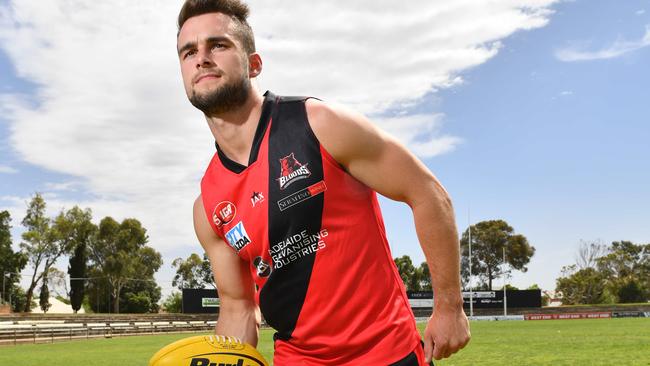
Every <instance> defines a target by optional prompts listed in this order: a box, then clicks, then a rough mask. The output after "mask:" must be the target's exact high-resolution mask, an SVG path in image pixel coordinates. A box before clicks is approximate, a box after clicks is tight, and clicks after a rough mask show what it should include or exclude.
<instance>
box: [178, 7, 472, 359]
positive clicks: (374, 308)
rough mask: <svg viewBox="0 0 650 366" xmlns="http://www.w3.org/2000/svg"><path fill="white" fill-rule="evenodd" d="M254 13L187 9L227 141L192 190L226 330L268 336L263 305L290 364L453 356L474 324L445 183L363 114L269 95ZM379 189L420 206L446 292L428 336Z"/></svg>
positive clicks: (183, 55) (192, 65) (198, 99)
mask: <svg viewBox="0 0 650 366" xmlns="http://www.w3.org/2000/svg"><path fill="white" fill-rule="evenodd" d="M247 16H248V8H247V6H246V5H244V4H242V3H241V2H240V1H239V0H222V1H219V0H186V2H185V4H184V5H183V8H182V9H181V12H180V14H179V18H178V26H179V34H178V40H177V42H178V55H179V59H180V65H181V73H182V76H183V83H184V86H185V90H186V92H187V95H188V98H189V100H190V101H191V103H192V104H193V105H194V106H195V107H196V108H198V109H200V110H201V111H203V112H204V114H205V116H206V120H207V122H208V126H209V127H210V130H211V132H212V134H213V136H214V139H215V143H216V147H217V152H216V153H215V155H214V157H213V159H212V161H211V162H210V165H209V166H208V169H207V170H206V172H205V175H204V177H203V179H202V181H201V195H200V196H199V197H198V198H197V199H196V201H195V203H194V226H195V230H196V233H197V236H198V238H199V241H200V242H201V244H202V246H203V248H204V249H205V251H206V253H207V254H208V256H209V258H210V263H211V265H212V270H213V273H214V279H215V282H216V284H217V288H218V289H219V297H220V299H221V306H220V312H219V318H218V322H217V326H216V333H217V334H222V335H228V336H235V337H238V338H240V339H242V340H243V341H245V342H248V343H251V344H253V345H256V344H257V337H258V327H259V324H260V318H261V314H263V315H264V318H265V320H266V321H267V323H268V324H269V325H271V326H272V327H273V328H275V329H276V330H277V333H276V334H275V336H274V340H275V353H274V364H275V365H278V366H283V365H290V366H293V365H425V364H428V363H429V361H430V360H431V359H432V358H435V359H441V358H445V357H449V356H450V355H451V354H452V353H455V352H457V351H458V350H459V349H461V348H462V347H464V346H465V344H467V342H468V341H469V337H470V335H469V325H468V321H467V318H466V316H465V313H464V312H463V309H462V296H461V292H460V278H459V272H460V271H459V244H458V236H457V231H456V227H455V223H454V215H453V209H452V206H451V202H450V199H449V197H448V195H447V193H446V191H445V190H444V188H443V187H442V186H441V185H440V183H439V182H438V181H437V180H436V178H435V177H434V176H433V175H432V174H431V173H430V172H429V171H428V170H427V168H426V167H425V166H424V165H423V164H422V163H421V162H420V161H418V160H417V159H416V158H415V157H414V156H413V155H412V154H410V153H409V152H408V151H407V150H406V149H405V148H404V147H403V146H402V145H400V144H399V143H398V142H397V141H395V139H393V138H392V137H390V136H388V135H386V134H385V133H383V132H381V131H379V130H378V129H377V128H375V127H374V126H373V125H372V124H371V123H370V122H369V121H368V120H367V119H365V118H364V117H363V116H361V115H358V114H356V113H353V112H350V111H347V110H345V109H343V108H341V107H338V106H332V105H330V104H327V103H324V102H321V101H318V100H314V99H310V98H296V97H293V98H286V97H279V96H276V95H274V94H272V93H270V92H267V93H266V94H264V95H261V94H260V93H259V92H258V91H257V90H256V89H255V88H254V87H252V85H251V79H253V78H255V77H257V76H258V75H260V73H261V71H262V60H261V57H260V55H259V54H257V53H256V52H255V43H254V38H253V34H252V30H251V28H250V26H249V25H248V23H247V21H246V18H247ZM375 192H378V193H380V194H382V195H384V196H386V197H389V198H392V199H394V200H399V201H403V202H405V203H407V204H408V205H409V206H410V207H411V208H412V210H413V214H414V219H415V226H416V231H417V234H418V239H419V241H420V244H421V246H422V248H423V250H424V254H425V257H426V259H427V263H428V264H429V268H430V271H431V274H432V280H433V281H432V283H433V287H434V293H435V306H434V311H433V315H432V317H431V318H430V320H429V322H428V324H427V327H426V330H425V332H424V342H423V346H422V345H421V344H420V336H419V334H418V331H417V329H416V327H415V321H414V318H413V313H412V311H411V309H410V307H409V303H408V299H407V298H406V294H405V291H404V285H403V283H402V282H401V278H400V276H399V274H398V272H397V269H396V268H395V265H394V263H393V260H392V256H391V253H390V250H389V247H388V243H387V241H386V236H385V232H384V226H383V221H382V218H381V214H380V211H379V205H378V203H377V198H376V194H375ZM260 312H261V314H260Z"/></svg>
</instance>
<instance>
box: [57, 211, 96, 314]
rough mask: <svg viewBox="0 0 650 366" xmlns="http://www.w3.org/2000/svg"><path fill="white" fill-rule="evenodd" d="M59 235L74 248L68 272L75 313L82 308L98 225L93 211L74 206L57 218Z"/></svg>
mask: <svg viewBox="0 0 650 366" xmlns="http://www.w3.org/2000/svg"><path fill="white" fill-rule="evenodd" d="M55 227H56V229H57V231H58V233H59V237H60V238H61V240H63V241H65V243H66V244H65V245H67V246H68V247H69V248H73V249H72V250H73V253H72V255H71V256H70V261H69V266H68V274H69V275H70V293H69V295H70V305H71V306H72V309H73V310H74V312H75V313H77V311H79V309H80V308H81V303H82V301H83V298H84V290H85V285H86V280H85V279H84V278H85V277H86V269H87V262H88V254H87V251H88V249H87V248H88V245H90V243H91V242H92V241H93V240H95V237H96V235H97V226H96V225H95V224H93V223H92V211H91V210H90V209H88V208H87V209H85V210H82V209H80V208H79V207H78V206H74V207H73V208H71V209H70V210H68V211H67V212H66V213H65V214H61V215H59V216H58V217H57V219H56V225H55Z"/></svg>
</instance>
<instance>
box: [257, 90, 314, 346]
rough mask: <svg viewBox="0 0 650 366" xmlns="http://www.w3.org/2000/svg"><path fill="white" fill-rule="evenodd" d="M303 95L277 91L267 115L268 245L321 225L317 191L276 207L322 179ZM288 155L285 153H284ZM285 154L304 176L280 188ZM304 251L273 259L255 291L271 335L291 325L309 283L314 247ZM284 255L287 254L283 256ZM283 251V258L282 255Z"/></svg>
mask: <svg viewBox="0 0 650 366" xmlns="http://www.w3.org/2000/svg"><path fill="white" fill-rule="evenodd" d="M305 100H306V98H293V97H292V98H285V97H280V101H279V102H278V106H277V110H276V112H277V117H274V118H273V122H272V124H271V131H270V136H269V157H268V159H269V198H270V199H269V204H268V207H269V244H270V246H271V248H273V246H274V245H276V244H278V243H280V242H282V241H284V240H285V239H287V238H289V237H291V236H292V235H295V234H300V233H301V232H302V231H306V232H307V235H314V234H317V233H319V232H320V230H321V221H322V215H323V195H322V194H321V195H317V196H315V197H313V198H311V199H309V200H306V201H303V202H301V203H300V204H297V205H294V206H291V207H290V208H287V209H285V210H284V211H280V208H279V206H278V203H277V202H278V201H279V200H280V199H282V198H285V197H287V196H289V195H291V194H293V193H295V192H297V191H300V190H302V189H304V188H306V187H308V186H310V185H312V184H315V183H318V182H320V181H322V180H323V165H322V164H323V162H322V158H321V153H320V145H319V143H318V141H317V140H316V138H315V136H314V135H313V133H312V132H311V129H310V128H309V127H308V121H307V111H306V109H305ZM292 154H293V156H292V157H291V158H290V159H288V157H289V156H291V155H292ZM281 160H285V164H284V165H285V169H286V165H287V161H288V160H291V161H292V162H293V166H294V167H298V166H304V165H306V166H307V169H308V170H309V172H310V173H311V174H310V175H309V176H308V177H306V178H304V179H300V180H296V181H294V182H292V183H290V184H289V185H287V186H285V187H284V189H281V188H280V182H279V180H278V178H279V177H280V175H281V171H282V162H281ZM307 252H309V250H308V251H306V252H305V253H300V257H299V258H296V259H295V260H291V261H281V262H282V263H276V261H275V259H274V264H273V267H274V268H273V272H271V275H270V276H269V279H268V280H267V282H266V284H265V285H264V287H263V288H262V290H261V293H260V309H261V311H262V314H263V315H264V318H265V320H266V322H267V323H268V324H269V325H270V326H272V327H273V328H275V329H276V330H277V331H278V333H276V334H275V335H274V339H276V340H277V339H282V340H288V339H289V338H291V334H292V333H293V330H294V329H295V327H296V323H297V321H298V317H299V315H300V311H301V309H302V305H303V303H304V300H305V296H306V294H307V288H308V287H309V280H310V278H311V272H312V268H313V265H314V259H315V257H316V252H311V253H307ZM288 256H290V255H287V257H288ZM287 257H285V259H287Z"/></svg>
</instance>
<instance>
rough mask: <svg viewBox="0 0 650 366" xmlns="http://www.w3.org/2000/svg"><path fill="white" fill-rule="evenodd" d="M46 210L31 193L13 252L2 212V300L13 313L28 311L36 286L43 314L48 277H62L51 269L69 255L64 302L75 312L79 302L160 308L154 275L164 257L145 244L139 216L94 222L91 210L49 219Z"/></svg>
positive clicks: (122, 308)
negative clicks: (24, 273) (23, 284)
mask: <svg viewBox="0 0 650 366" xmlns="http://www.w3.org/2000/svg"><path fill="white" fill-rule="evenodd" d="M45 211H46V203H45V200H44V199H43V196H42V195H41V194H38V193H37V194H35V195H34V196H33V197H32V199H31V200H30V202H29V203H28V207H27V212H26V214H25V217H24V218H23V220H22V221H21V224H22V226H23V227H24V228H25V231H24V232H23V233H22V235H21V238H22V241H21V242H20V244H19V247H20V250H19V251H17V252H14V251H13V249H12V239H11V233H10V230H11V216H10V214H9V212H7V211H2V212H0V271H2V273H3V275H4V277H5V278H4V282H3V294H2V301H3V302H9V303H10V305H11V307H12V310H13V311H18V312H20V311H22V312H30V311H31V310H32V308H33V307H35V301H34V294H35V291H36V290H37V289H39V304H40V307H41V309H42V310H43V311H45V312H47V310H48V309H49V307H50V304H49V294H50V290H49V288H50V281H51V280H53V279H58V280H59V281H60V279H61V277H62V276H63V277H64V278H65V275H64V274H61V273H60V271H58V270H57V269H56V268H55V267H54V264H55V263H56V262H57V261H58V260H59V259H60V258H62V257H68V270H67V272H68V275H69V277H70V283H69V285H70V287H69V291H67V286H66V292H67V293H65V294H63V295H66V296H62V301H65V302H69V304H70V306H71V307H72V309H73V310H74V312H75V313H76V312H77V311H78V310H79V309H81V307H82V305H85V306H86V307H87V308H88V310H89V311H94V312H114V313H119V312H131V313H143V312H157V311H158V308H159V305H158V302H159V300H160V297H161V289H160V287H159V286H158V285H157V284H156V282H155V280H154V278H153V275H154V273H155V272H156V271H158V269H159V268H160V266H161V265H162V256H161V255H160V253H158V252H157V251H156V250H154V249H153V248H152V247H150V246H148V245H147V243H148V241H149V237H148V236H147V231H146V229H145V228H144V227H143V226H142V224H141V223H140V222H139V221H138V220H137V219H134V218H127V219H124V220H122V222H117V221H116V220H115V219H113V218H112V217H110V216H107V217H104V218H103V219H101V220H100V222H99V224H94V223H93V221H92V212H91V210H90V209H85V210H83V209H81V208H79V207H78V206H75V207H73V208H71V209H69V210H61V211H60V212H59V214H58V215H57V216H55V217H53V218H51V217H48V216H47V215H46V213H45ZM27 264H29V267H30V272H29V274H28V281H29V285H28V287H27V290H23V289H22V288H21V287H20V286H19V285H18V283H19V281H20V277H21V275H20V273H21V272H22V271H23V270H24V269H25V267H26V266H27ZM64 282H65V281H64Z"/></svg>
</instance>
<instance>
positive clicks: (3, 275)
mask: <svg viewBox="0 0 650 366" xmlns="http://www.w3.org/2000/svg"><path fill="white" fill-rule="evenodd" d="M5 278H7V272H2V303H3V304H4V302H5V297H6V296H5Z"/></svg>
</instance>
